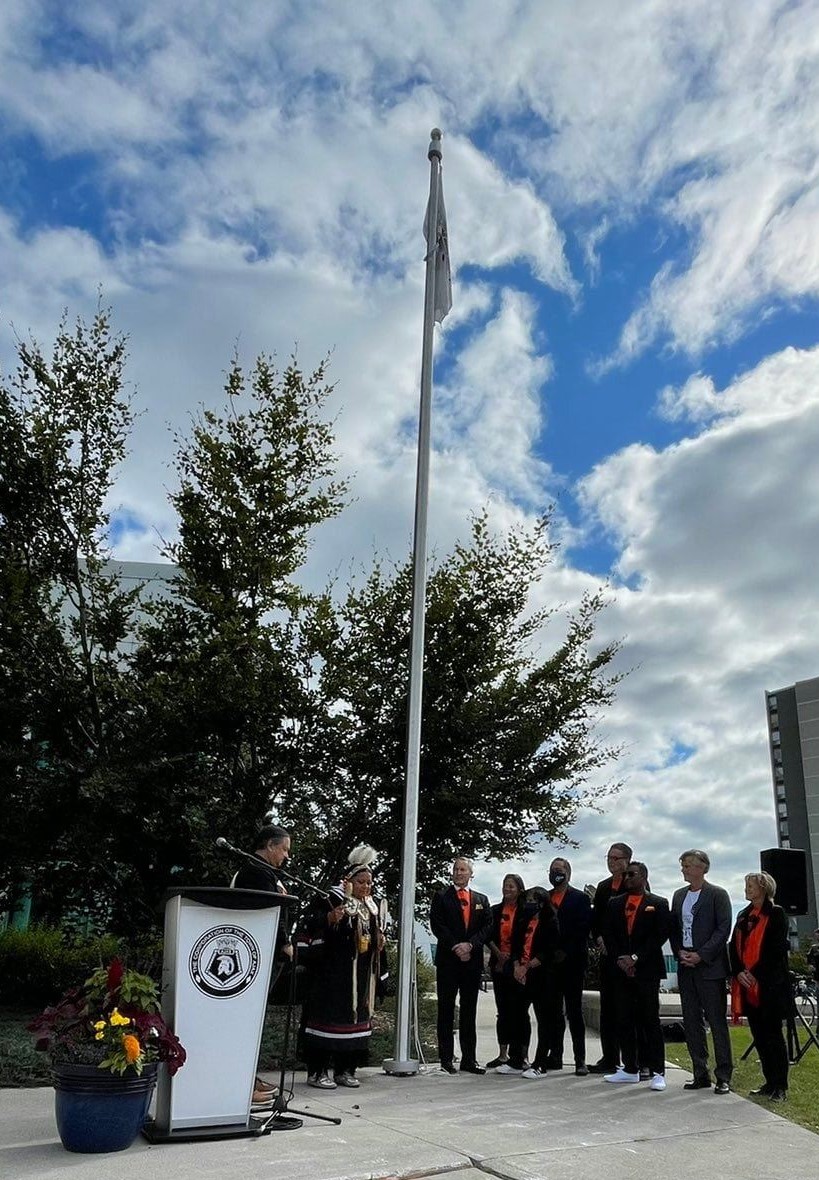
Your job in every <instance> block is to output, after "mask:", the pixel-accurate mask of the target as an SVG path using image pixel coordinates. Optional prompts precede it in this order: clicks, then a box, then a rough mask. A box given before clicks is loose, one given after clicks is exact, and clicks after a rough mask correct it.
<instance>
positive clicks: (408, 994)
mask: <svg viewBox="0 0 819 1180" xmlns="http://www.w3.org/2000/svg"><path fill="white" fill-rule="evenodd" d="M427 155H428V158H429V163H430V176H429V204H428V206H427V218H426V222H425V227H426V230H427V259H426V261H427V270H426V288H425V291H424V339H423V347H422V350H421V410H420V416H419V422H418V473H417V477H416V484H415V530H414V534H413V551H412V625H411V630H410V689H409V715H408V719H407V757H406V776H405V789H404V824H403V841H402V846H401V902H400V907H399V933H398V992H397V996H396V1009H395V1042H394V1047H393V1056H392V1057H391V1058H388V1059H387V1060H386V1061H385V1062H384V1064H383V1068H384V1070H385V1071H386V1072H387V1073H391V1074H404V1075H406V1074H415V1073H417V1072H418V1062H417V1061H416V1060H414V1059H412V1058H411V1057H410V1044H411V1030H410V1024H411V1020H412V979H413V972H414V970H415V961H414V959H415V953H414V947H415V937H414V928H415V878H416V873H415V858H416V846H417V833H418V784H419V771H420V762H421V698H422V689H423V681H424V608H425V604H426V590H427V585H426V561H427V501H428V498H429V452H430V418H431V411H432V340H433V328H434V326H435V320H436V319H443V318H444V316H445V315H446V313H447V311H448V310H449V307H448V305H445V306H444V305H442V291H441V273H440V270H441V266H442V264H445V265H446V275H445V280H446V284H447V288H448V283H449V257H448V253H447V242H446V220H445V216H443V214H444V207H443V196H442V193H441V132H440V131H439V130H438V128H437V127H434V128H433V129H432V133H431V142H430V145H429V151H428V153H427ZM443 303H444V304H446V296H444V300H443Z"/></svg>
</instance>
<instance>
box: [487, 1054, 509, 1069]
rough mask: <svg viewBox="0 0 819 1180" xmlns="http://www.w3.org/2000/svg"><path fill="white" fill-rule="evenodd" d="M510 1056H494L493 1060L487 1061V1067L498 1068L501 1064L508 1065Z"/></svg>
mask: <svg viewBox="0 0 819 1180" xmlns="http://www.w3.org/2000/svg"><path fill="white" fill-rule="evenodd" d="M508 1060H509V1058H508V1057H493V1058H492V1060H491V1061H487V1063H486V1068H487V1069H497V1068H498V1066H499V1065H506V1063H507V1061H508Z"/></svg>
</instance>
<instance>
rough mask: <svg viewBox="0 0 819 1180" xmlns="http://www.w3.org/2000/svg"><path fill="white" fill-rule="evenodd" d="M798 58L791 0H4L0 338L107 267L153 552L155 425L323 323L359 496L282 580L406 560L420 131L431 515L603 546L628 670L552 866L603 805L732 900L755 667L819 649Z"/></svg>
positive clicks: (771, 839)
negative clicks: (447, 278) (442, 234)
mask: <svg viewBox="0 0 819 1180" xmlns="http://www.w3.org/2000/svg"><path fill="white" fill-rule="evenodd" d="M817 57H819V18H818V17H817V12H816V7H815V4H813V3H808V2H794V3H790V2H782V0H751V2H750V3H748V4H744V5H737V4H735V3H733V2H731V0H717V2H716V3H715V2H713V0H711V2H710V3H705V2H704V0H687V2H685V3H683V2H682V0H628V2H626V3H624V4H622V5H618V6H616V8H615V7H613V6H611V5H608V4H605V3H604V2H603V0H575V2H574V3H571V4H569V3H559V2H556V0H555V2H550V3H546V4H544V3H543V2H542V0H537V2H536V0H515V2H512V0H506V2H500V3H498V2H497V0H494V2H490V0H458V2H454V0H452V2H450V3H448V4H446V5H444V4H441V3H436V2H433V0H417V2H415V3H413V4H411V5H406V4H398V3H397V2H396V0H387V2H386V3H385V4H384V5H382V6H381V8H380V9H379V19H378V20H373V19H372V13H371V12H370V11H366V12H365V11H364V10H362V9H360V8H359V7H356V6H353V5H349V4H345V3H342V4H339V3H337V2H336V3H330V2H329V0H319V2H317V3H315V4H311V5H304V4H300V3H295V2H293V3H288V2H285V0H277V2H270V0H264V2H263V0H243V2H242V3H239V0H218V2H217V0H203V2H201V3H199V4H197V5H195V6H192V5H190V4H189V3H188V2H187V0H163V2H162V3H160V2H159V0H141V2H140V3H133V2H132V0H109V2H107V3H105V4H103V3H101V2H100V0H86V2H84V3H82V4H81V3H79V2H74V0H64V2H62V3H60V4H57V3H54V2H53V0H27V2H23V0H7V3H6V4H5V5H3V8H2V11H0V131H2V135H3V142H4V152H3V159H2V162H0V273H1V274H2V275H3V282H2V285H0V362H2V364H3V367H4V368H6V369H7V368H8V366H9V365H10V364H11V363H12V359H13V348H14V330H16V331H17V332H18V333H25V332H26V331H28V330H29V329H30V330H31V331H32V332H33V334H34V335H35V336H37V337H38V338H39V339H40V340H42V341H43V342H48V340H49V339H50V338H51V336H52V335H53V332H54V329H55V326H56V324H57V322H58V320H59V317H60V314H61V312H62V310H63V308H65V307H67V308H68V309H69V311H70V313H71V314H74V313H82V314H88V313H89V312H91V311H92V310H93V307H94V306H95V304H96V300H97V293H98V291H99V290H100V288H101V289H102V291H103V295H104V298H105V299H106V300H108V301H109V302H110V303H111V305H112V307H113V310H114V317H115V321H116V323H117V326H118V327H119V328H121V329H122V330H123V331H125V332H126V333H128V334H129V336H130V339H131V346H130V357H131V359H130V365H129V370H128V373H129V377H130V379H131V381H132V382H133V383H134V387H135V391H136V396H137V402H138V404H139V405H140V407H141V408H143V409H144V410H145V413H144V414H143V416H142V417H141V418H140V420H139V422H138V425H137V429H136V431H135V435H134V439H133V448H132V453H131V455H130V457H129V460H128V463H127V464H126V466H125V467H124V468H123V471H122V473H121V478H120V479H119V480H118V482H117V485H116V487H115V488H114V490H113V493H112V499H111V506H112V509H113V511H114V513H115V528H114V530H113V533H112V543H113V545H114V548H115V551H116V553H117V555H118V556H120V557H122V558H125V559H133V560H147V561H150V560H152V559H154V558H155V556H156V537H157V531H159V532H161V533H162V534H163V535H164V536H170V535H172V534H173V528H174V522H173V517H172V515H171V514H170V510H169V507H168V504H167V499H166V487H167V483H168V480H169V478H170V475H169V472H168V467H167V463H168V460H169V457H170V454H171V442H170V435H169V430H168V428H169V427H170V428H172V429H173V428H179V427H184V425H185V422H186V417H187V415H188V414H189V413H190V412H191V410H193V409H195V407H196V406H197V405H198V404H200V403H202V402H205V403H217V402H218V401H219V397H220V384H221V374H222V373H223V371H224V368H225V366H226V364H227V362H228V360H229V358H230V355H231V353H232V350H233V347H234V345H235V344H236V343H237V342H238V347H239V349H240V352H241V354H242V356H243V357H244V358H245V359H246V360H248V361H250V360H251V359H252V357H253V355H254V354H255V353H256V352H257V351H260V350H262V349H264V350H266V351H277V352H278V354H279V355H280V356H282V357H287V356H288V355H289V353H290V350H291V349H292V347H293V344H294V342H298V348H299V355H300V357H301V358H302V360H303V362H304V363H305V365H311V364H313V363H315V362H317V361H318V360H320V359H321V358H322V357H323V356H324V355H325V353H326V352H327V351H328V350H330V349H332V350H333V356H332V363H331V373H332V377H333V378H334V379H335V380H336V381H337V383H338V387H337V393H336V396H335V404H334V406H333V410H334V412H336V413H337V414H338V426H337V429H338V451H339V457H340V468H341V471H342V473H343V474H345V475H347V476H349V477H350V478H351V479H352V481H353V491H354V496H355V499H354V501H353V503H351V505H350V507H349V508H348V509H347V510H346V511H345V513H344V515H343V516H342V517H341V518H340V519H339V520H338V521H336V522H334V523H333V524H332V526H329V527H328V528H326V529H323V530H322V531H321V533H320V534H319V536H318V537H317V539H316V543H315V546H314V548H313V551H312V553H311V557H310V562H309V566H308V570H307V577H308V578H309V579H311V580H312V581H314V582H323V581H324V579H325V578H326V577H327V575H328V574H329V573H331V572H333V571H336V570H341V571H342V573H343V572H344V571H345V570H346V569H347V568H349V567H350V565H351V564H355V563H356V562H362V561H363V562H366V561H367V560H368V559H369V556H370V554H371V552H372V549H373V547H375V548H377V549H379V550H381V551H386V552H390V553H392V554H394V555H396V556H401V555H402V554H403V553H404V552H405V551H406V549H407V546H408V544H409V539H410V531H411V520H412V496H413V484H414V471H415V456H414V434H415V419H416V415H417V399H418V377H419V361H420V346H421V342H420V321H421V306H422V299H423V253H424V246H423V241H422V238H421V224H422V221H423V214H424V207H425V203H426V195H427V190H428V176H429V173H428V163H427V158H426V151H427V145H428V140H429V130H430V128H431V127H433V126H435V125H437V126H440V127H442V128H443V131H444V163H443V168H444V186H445V193H446V201H447V211H448V215H449V231H450V242H451V252H452V261H453V266H454V305H453V310H452V313H451V315H450V316H449V317H448V319H447V320H446V322H445V324H444V326H443V328H442V330H441V331H440V332H439V336H438V341H437V354H436V389H435V409H434V419H433V446H434V454H433V467H432V472H433V479H432V490H431V503H430V510H431V518H430V526H431V541H432V544H433V546H434V547H436V548H437V549H438V550H439V551H442V550H444V549H446V548H447V547H448V546H449V545H451V544H452V543H453V542H454V541H455V540H456V539H457V538H458V537H459V536H461V535H462V534H463V532H464V530H465V529H466V527H467V522H468V519H469V514H470V513H471V512H474V511H476V510H479V509H481V508H482V507H483V506H484V505H488V506H489V512H490V518H491V520H492V522H493V524H494V525H495V526H496V527H497V528H506V527H509V525H511V524H514V523H519V522H523V521H526V520H530V519H532V518H533V517H534V516H535V515H537V514H539V513H541V512H543V511H544V510H545V509H546V508H548V506H549V505H554V506H555V513H554V520H553V529H554V534H555V538H556V539H559V540H560V542H561V547H560V550H559V555H558V558H557V560H556V562H555V564H554V566H553V567H552V568H551V569H550V570H549V571H548V573H547V575H546V577H545V578H544V580H543V584H542V587H541V589H540V591H539V594H540V596H541V601H542V602H544V603H548V604H550V605H554V604H560V608H561V609H566V610H568V609H571V606H572V604H573V603H576V602H577V601H578V599H579V597H580V596H581V595H582V594H583V593H584V592H585V591H587V590H589V589H593V588H594V587H596V586H597V585H599V584H600V582H602V581H606V582H607V583H608V584H609V586H610V588H611V590H610V593H611V605H610V607H609V609H608V611H607V612H606V616H605V618H604V620H603V622H602V624H601V638H609V637H612V636H617V637H621V638H623V640H624V646H623V653H622V666H623V667H624V668H630V669H633V670H632V672H631V674H630V675H629V677H628V678H627V680H626V681H625V682H624V684H623V687H622V689H621V692H620V695H619V698H618V702H617V705H616V706H615V708H614V709H613V710H612V711H611V713H610V714H609V715H608V716H607V717H606V718H605V720H604V721H603V723H602V725H603V728H602V733H603V734H604V736H605V737H607V738H608V739H610V740H612V741H614V742H620V743H623V745H624V747H625V755H624V757H623V759H622V761H621V763H620V765H619V767H618V773H619V774H620V775H622V776H623V777H624V779H625V787H624V789H623V791H622V792H621V794H620V795H619V797H618V798H617V799H616V800H613V801H612V802H611V804H610V806H609V807H608V808H607V812H606V814H605V815H603V816H587V817H585V818H584V819H583V820H582V821H581V823H580V824H579V825H578V829H577V831H576V833H575V834H576V837H577V839H578V841H579V843H580V848H579V849H578V850H577V852H576V853H575V854H574V859H575V878H576V879H577V878H581V879H582V880H583V881H585V880H596V879H597V877H598V876H599V875H600V874H601V873H602V868H603V856H604V852H605V847H606V845H607V843H609V842H610V840H611V839H622V838H625V839H629V837H634V838H633V839H632V840H631V842H632V843H633V844H634V845H635V848H636V849H637V851H638V853H639V854H640V855H641V858H642V859H644V860H646V861H647V862H648V863H649V865H650V867H651V870H652V882H653V884H654V885H655V887H657V886H660V887H664V888H667V889H670V888H671V887H672V886H673V885H674V884H675V883H676V882H677V880H678V876H677V871H676V869H675V863H676V856H677V854H678V853H679V851H681V850H682V849H683V848H686V847H688V846H691V845H695V844H698V845H701V846H704V847H706V848H708V849H709V850H710V852H711V858H712V862H713V864H714V877H715V879H717V878H718V879H721V880H723V881H724V882H725V883H726V884H727V885H729V886H730V887H731V888H732V890H733V892H734V893H736V894H737V895H738V896H740V895H741V886H740V882H741V876H742V874H743V873H744V872H745V871H748V870H749V869H751V868H754V867H756V864H757V853H758V850H759V848H761V847H767V846H769V845H770V844H773V843H775V838H776V837H775V827H774V818H773V811H772V803H771V788H770V771H769V766H768V756H767V750H766V741H765V713H764V706H763V698H762V693H763V690H764V689H765V688H770V687H775V686H780V685H782V684H786V683H792V682H793V681H794V680H796V679H802V678H805V677H808V676H813V675H816V674H819V638H817V629H816V626H815V619H816V588H815V581H816V579H815V565H816V561H815V556H814V555H815V553H816V552H817V551H819V536H818V535H817V534H819V466H817V463H816V454H817V445H818V444H819V315H818V314H817V312H819V307H817V297H819V239H818V237H817V232H816V227H817V224H819V221H818V220H817V215H819V165H817V160H819V82H818V81H817V79H819V69H817V66H819V61H817ZM12 325H13V327H12ZM549 641H550V637H549V636H547V637H546V638H545V640H544V643H546V644H548V642H549ZM453 841H454V843H457V833H453ZM553 851H555V850H552V849H539V850H538V852H537V854H536V855H535V856H534V858H533V859H532V860H531V861H530V862H528V863H527V864H525V865H523V866H519V865H515V866H500V865H488V866H485V867H484V869H483V870H482V871H483V874H484V880H483V883H484V884H485V885H486V886H487V887H488V888H489V889H490V891H491V890H492V889H494V888H496V887H497V886H498V884H499V880H500V876H501V875H502V872H503V870H504V869H505V868H510V869H515V870H518V869H521V868H522V870H523V872H524V875H525V876H527V875H528V876H530V877H532V878H537V877H538V876H539V875H541V874H542V872H543V866H544V858H548V856H549V855H551V853H552V852H553Z"/></svg>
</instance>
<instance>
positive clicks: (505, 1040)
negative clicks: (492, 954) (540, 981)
mask: <svg viewBox="0 0 819 1180" xmlns="http://www.w3.org/2000/svg"><path fill="white" fill-rule="evenodd" d="M517 987H520V984H519V983H515V980H514V979H513V977H512V976H511V975H505V974H504V973H503V972H502V971H493V972H492V992H493V994H494V996H495V1010H496V1012H497V1018H496V1020H495V1031H496V1033H497V1037H498V1044H499V1045H508V1044H509V1042H510V1041H511V1040H512V1037H513V1030H514V1018H515V1017H514V1005H515V988H517ZM527 1044H528V1040H527Z"/></svg>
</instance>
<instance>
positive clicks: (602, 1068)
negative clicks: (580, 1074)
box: [589, 1061, 617, 1073]
mask: <svg viewBox="0 0 819 1180" xmlns="http://www.w3.org/2000/svg"><path fill="white" fill-rule="evenodd" d="M616 1069H617V1066H616V1065H609V1064H608V1062H607V1061H595V1063H594V1065H590V1066H589V1073H614V1072H615V1070H616Z"/></svg>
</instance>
